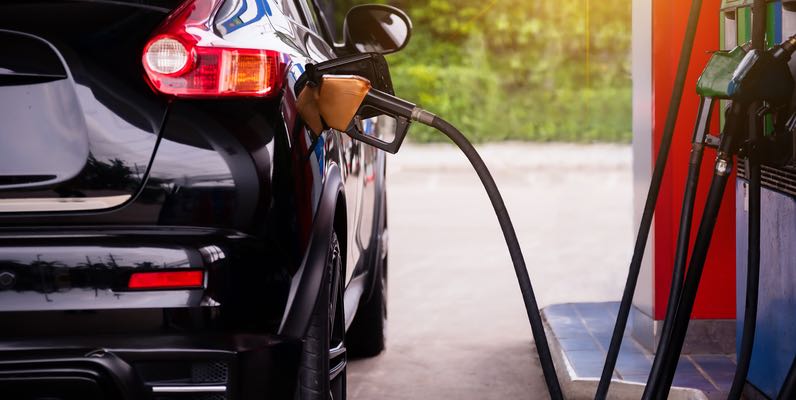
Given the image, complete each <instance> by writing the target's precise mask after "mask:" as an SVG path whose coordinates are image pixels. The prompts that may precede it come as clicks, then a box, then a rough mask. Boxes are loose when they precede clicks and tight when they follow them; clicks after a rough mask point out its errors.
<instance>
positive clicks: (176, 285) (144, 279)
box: [127, 270, 204, 290]
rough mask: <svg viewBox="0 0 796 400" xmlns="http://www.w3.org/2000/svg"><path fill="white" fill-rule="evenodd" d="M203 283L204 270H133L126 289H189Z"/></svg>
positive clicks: (200, 285)
mask: <svg viewBox="0 0 796 400" xmlns="http://www.w3.org/2000/svg"><path fill="white" fill-rule="evenodd" d="M203 285H204V271H197V270H191V271H167V272H134V273H133V274H132V275H130V281H129V282H128V284H127V288H128V289H138V290H141V289H149V290H153V289H189V288H199V287H202V286H203Z"/></svg>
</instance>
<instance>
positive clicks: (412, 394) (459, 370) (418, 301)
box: [348, 143, 634, 400]
mask: <svg viewBox="0 0 796 400" xmlns="http://www.w3.org/2000/svg"><path fill="white" fill-rule="evenodd" d="M479 151H481V153H482V156H483V157H484V159H485V161H486V163H487V165H488V166H489V167H490V169H491V170H492V173H493V174H494V176H495V179H496V181H497V183H498V186H499V187H500V188H501V191H502V193H503V196H504V199H505V202H506V205H507V207H508V209H509V212H510V213H511V215H512V218H513V222H514V225H515V228H516V230H517V235H518V237H519V239H520V242H521V243H522V246H523V252H524V254H525V258H526V261H527V264H528V267H529V270H530V275H531V279H532V281H533V283H534V289H535V290H536V293H537V297H538V300H539V303H540V305H541V306H545V305H548V304H553V303H561V302H576V301H577V302H580V301H605V300H616V299H618V298H619V297H620V296H621V290H622V286H623V284H624V280H625V277H626V274H627V265H628V261H629V259H630V255H631V251H632V241H633V235H634V232H633V229H632V208H631V206H632V181H631V173H630V160H631V154H630V147H629V146H623V145H567V144H519V143H507V144H491V145H486V146H482V147H480V148H479ZM387 165H388V167H387V168H388V196H389V198H388V207H389V226H390V232H389V234H390V253H389V254H390V255H389V332H388V335H389V336H388V344H387V347H388V348H387V350H386V351H385V352H384V353H383V354H382V355H380V356H379V357H376V358H373V359H369V360H358V361H354V362H352V363H351V364H350V366H349V378H348V393H349V398H350V399H354V400H360V399H362V400H364V399H456V400H469V399H543V398H547V395H546V392H545V388H544V380H543V378H542V373H541V368H540V367H539V363H538V359H537V358H536V355H535V352H534V349H533V347H532V346H533V344H532V340H531V335H530V328H529V326H528V322H527V320H526V318H525V311H524V309H523V306H522V299H521V297H520V292H519V289H518V287H517V283H516V280H515V277H514V272H513V269H512V266H511V261H510V259H509V256H508V253H507V251H506V245H505V242H504V240H503V237H502V235H501V233H500V228H499V226H498V224H497V220H496V218H495V216H494V213H493V212H492V209H491V205H490V203H489V200H488V198H487V196H486V194H485V192H484V190H483V188H482V187H481V185H480V183H479V181H478V178H477V177H476V175H475V173H474V172H473V171H472V169H471V168H470V167H469V164H468V163H467V160H466V159H465V158H464V156H462V155H461V154H460V153H459V152H458V150H457V149H455V148H454V147H453V146H449V145H405V146H404V148H402V149H401V151H400V153H399V154H397V155H396V156H391V157H390V158H388V164H387Z"/></svg>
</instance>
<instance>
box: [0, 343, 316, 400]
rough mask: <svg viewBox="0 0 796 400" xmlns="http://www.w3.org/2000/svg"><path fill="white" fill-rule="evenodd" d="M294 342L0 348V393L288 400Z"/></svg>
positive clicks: (292, 386)
mask: <svg viewBox="0 0 796 400" xmlns="http://www.w3.org/2000/svg"><path fill="white" fill-rule="evenodd" d="M300 349H301V345H300V342H299V341H295V340H288V339H285V338H282V337H279V336H275V335H245V334H239V335H221V334H207V335H191V336H175V335H170V336H164V335H138V336H135V335H129V336H128V335H114V336H104V337H103V336H94V337H89V336H82V337H68V338H59V339H56V340H53V339H51V338H47V339H36V340H17V341H14V340H4V341H2V342H0V393H3V397H5V396H6V395H9V394H13V395H12V396H10V397H9V398H56V399H69V400H71V399H81V400H83V399H158V400H172V399H173V400H178V399H215V400H233V399H249V398H261V399H262V398H268V399H292V398H293V394H294V392H295V383H296V381H297V375H296V374H297V370H298V360H299V355H300Z"/></svg>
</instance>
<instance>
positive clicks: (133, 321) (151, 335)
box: [0, 1, 301, 400]
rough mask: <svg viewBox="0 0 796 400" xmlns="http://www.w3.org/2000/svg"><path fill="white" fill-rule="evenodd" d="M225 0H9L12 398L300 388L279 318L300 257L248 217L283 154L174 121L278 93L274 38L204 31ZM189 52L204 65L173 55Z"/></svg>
mask: <svg viewBox="0 0 796 400" xmlns="http://www.w3.org/2000/svg"><path fill="white" fill-rule="evenodd" d="M221 3H225V2H219V1H187V2H181V1H130V2H125V1H75V2H70V1H51V2H39V1H34V2H29V1H19V2H4V3H3V4H2V5H0V105H2V106H0V120H2V121H3V123H2V125H1V126H0V138H2V145H1V146H0V393H2V395H0V397H3V398H6V397H7V398H23V399H25V398H31V399H41V398H46V399H117V398H129V399H141V398H152V399H163V400H166V399H169V400H171V399H218V400H221V399H238V398H252V397H258V398H266V397H269V396H270V397H277V398H289V397H291V396H292V395H293V393H294V385H295V382H296V376H295V374H296V369H297V364H296V363H297V360H298V354H299V352H300V349H301V347H300V342H299V341H298V340H296V339H293V338H284V337H280V336H279V335H277V334H276V331H277V328H278V325H279V322H280V318H281V316H282V313H283V310H284V306H285V301H286V297H287V291H288V287H289V284H290V275H289V267H288V265H289V263H288V262H285V261H283V260H284V259H285V257H286V256H285V255H284V254H281V252H282V251H281V250H279V247H280V246H278V245H277V244H275V243H273V242H271V241H268V240H263V238H262V235H260V233H261V232H259V231H258V228H257V227H256V226H254V225H252V224H251V223H250V220H251V219H252V217H253V216H254V215H261V213H262V211H261V210H262V209H263V208H269V207H271V208H273V206H272V205H270V204H269V202H270V201H271V200H270V199H271V198H272V197H273V196H265V195H263V194H262V193H263V192H268V191H269V190H270V188H269V186H268V179H264V178H263V174H267V173H270V174H273V172H272V171H263V168H258V166H257V165H256V164H257V162H256V161H252V160H251V157H249V156H248V155H247V154H248V151H249V148H248V147H247V146H253V147H257V146H259V144H258V143H256V141H254V139H252V140H248V141H247V140H240V138H234V139H223V140H229V141H230V142H231V143H232V144H229V145H228V146H226V148H227V149H228V150H230V149H232V150H230V151H229V154H225V155H222V154H221V153H223V152H220V151H219V150H218V147H222V146H220V145H218V144H217V143H209V142H212V140H209V139H206V138H202V137H196V138H191V139H184V138H183V139H180V138H177V137H176V136H179V134H174V132H176V131H180V132H185V131H186V130H189V129H187V128H184V127H183V125H185V124H186V122H185V121H186V120H189V119H190V115H192V114H191V113H194V112H196V110H197V109H198V110H209V111H208V112H207V113H205V114H204V116H205V117H207V118H208V120H211V121H212V120H214V118H222V117H220V116H213V115H211V114H213V113H214V112H215V113H221V112H222V111H229V110H230V109H232V108H233V107H234V111H230V112H227V113H226V115H227V116H229V115H235V113H248V115H249V117H251V115H254V114H258V113H260V112H261V111H259V110H257V109H256V107H257V105H255V104H254V103H253V102H252V101H253V99H255V98H256V99H260V98H270V99H272V98H274V97H275V96H278V92H279V90H280V86H279V83H280V82H278V77H277V75H278V74H281V73H283V72H284V71H283V70H282V69H281V68H283V67H284V65H283V64H282V63H283V61H284V58H280V57H282V56H281V55H280V54H279V53H277V52H272V51H270V50H268V49H248V50H245V51H233V50H229V49H227V50H224V49H223V48H221V47H222V46H219V45H218V43H212V44H210V43H205V42H203V40H210V41H212V40H213V38H204V37H203V36H202V35H201V32H202V29H205V30H206V31H207V32H217V28H216V27H212V26H208V21H207V20H204V21H203V20H201V18H200V17H201V16H202V15H205V16H208V15H210V14H211V13H216V12H219V11H220V10H219V7H223V5H222V4H221ZM226 3H236V4H237V5H236V7H237V9H239V8H240V6H241V4H242V3H241V2H226ZM244 3H245V2H244ZM257 3H259V4H261V5H262V4H263V2H259V1H258V2H257ZM203 7H205V8H203ZM207 7H209V8H207ZM230 7H232V6H229V5H227V8H228V9H226V10H221V11H223V12H226V13H232V12H233V11H235V7H232V8H230ZM192 18H193V19H192ZM191 24H194V25H191ZM202 24H204V25H202ZM181 34H184V35H187V36H184V37H181V36H180V35H181ZM197 37H198V39H196V38H197ZM192 38H194V39H195V40H194V39H192ZM163 39H167V40H166V41H165V42H164V41H163ZM169 40H171V41H173V40H177V41H178V42H179V43H178V44H177V45H178V46H183V48H182V49H181V50H180V49H179V48H177V50H176V53H175V48H176V47H175V43H173V42H169ZM191 40H194V41H193V42H192V41H191ZM203 45H207V46H205V47H206V48H210V47H212V49H210V50H207V51H205V50H203ZM226 45H227V47H229V48H235V44H234V43H231V42H227V43H226ZM180 51H183V52H187V53H188V54H191V56H190V57H189V58H190V60H192V61H191V62H193V63H194V64H193V65H190V66H186V65H178V66H179V67H180V68H183V70H182V71H172V70H169V69H168V68H173V66H174V65H175V63H180V62H182V63H183V64H185V63H186V60H183V59H181V58H180V54H179V52H180ZM158 52H160V53H158ZM175 54H176V55H175ZM169 57H170V58H169ZM175 57H176V58H175ZM175 60H176V61H175ZM230 65H236V66H240V67H241V68H239V69H240V71H238V70H236V71H235V72H234V73H228V70H225V68H229V67H230ZM186 71H187V72H186ZM224 71H227V72H224ZM221 97H242V98H243V100H237V101H241V102H242V103H235V104H231V103H230V101H236V100H235V99H232V100H227V99H224V100H218V99H219V98H221ZM203 98H206V99H203ZM191 101H195V102H199V104H197V105H196V106H194V105H191V103H190V102H191ZM214 101H215V102H217V104H216V103H214ZM268 101H270V103H268V104H271V105H272V108H273V109H277V107H278V104H279V103H278V101H277V100H273V101H271V100H268ZM181 102H182V103H181ZM185 102H188V103H187V104H188V105H185V104H186V103H185ZM185 110H191V111H190V112H189V111H185ZM265 113H268V112H267V111H266V112H265ZM208 115H209V116H208ZM252 118H253V117H252ZM265 119H267V118H265ZM180 121H182V122H180ZM178 124H182V125H180V128H179V129H178V127H177V125H178ZM266 124H267V125H269V126H273V125H274V123H273V121H270V120H268V121H267V122H266ZM276 125H277V126H278V125H279V124H276ZM282 126H284V122H282ZM197 129H199V128H197ZM201 129H202V130H214V129H215V133H213V134H214V135H218V136H223V135H224V134H225V133H227V132H226V131H225V130H224V128H223V125H222V124H220V127H219V128H217V129H216V128H212V127H211V128H208V127H206V126H204V127H202V128H201ZM230 129H231V130H233V131H234V130H235V129H236V128H230ZM269 129H276V128H269ZM282 129H283V128H282ZM170 132H171V133H170ZM246 134H248V135H251V137H252V138H253V137H255V136H256V133H252V132H248V131H247V133H243V135H246ZM200 136H201V135H200ZM233 136H234V135H233ZM223 140H221V141H222V142H223ZM197 142H201V144H196V143H197ZM242 142H243V143H242ZM253 142H254V144H252V143H253ZM186 143H187V144H186ZM189 145H190V146H189ZM235 146H239V148H240V151H239V152H238V153H235V151H234V150H235ZM197 149H201V150H202V151H204V152H200V151H199V150H197ZM267 150H268V149H266V151H267ZM271 150H273V145H272V147H271ZM241 153H242V154H243V156H242V158H243V160H244V161H243V162H237V161H236V162H235V163H233V162H230V160H237V159H236V158H235V154H238V155H240V154H241ZM168 154H171V157H172V158H170V159H167V157H166V155H168ZM179 156H184V157H186V158H189V159H192V160H195V162H194V163H192V164H191V165H190V168H189V166H188V165H184V164H187V163H185V162H184V163H183V164H179V165H177V164H175V161H173V160H175V159H176V160H179ZM192 157H193V158H192ZM265 158H266V159H268V157H265ZM208 160H210V161H208ZM175 165H177V166H175ZM180 166H184V170H181V169H180V168H178V167H180ZM191 168H192V169H191ZM214 168H215V169H214ZM164 171H168V172H164ZM186 171H188V172H186ZM196 171H199V172H196ZM219 171H220V172H219ZM241 176H243V177H244V178H240V177H241ZM269 178H270V175H269ZM246 185H249V186H246ZM243 192H247V193H253V195H252V196H254V197H255V198H257V196H258V195H259V200H255V201H253V202H254V203H255V204H250V205H247V204H248V203H246V202H247V201H249V200H245V199H242V197H241V193H243ZM186 194H187V195H186ZM181 196H182V197H181ZM236 196H237V197H236ZM175 202H177V205H174V203H175ZM250 202H251V201H250ZM230 204H232V205H230ZM153 210H154V211H153ZM247 220H248V221H249V223H247V222H245V221H247ZM263 260H274V262H273V263H274V264H276V265H275V266H268V267H264V266H263ZM280 260H282V261H280ZM255 261H256V262H255ZM253 316H256V318H253Z"/></svg>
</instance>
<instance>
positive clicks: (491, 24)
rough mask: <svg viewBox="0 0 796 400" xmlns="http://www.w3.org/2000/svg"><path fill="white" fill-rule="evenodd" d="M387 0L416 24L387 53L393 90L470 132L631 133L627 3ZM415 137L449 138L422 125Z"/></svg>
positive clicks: (539, 136)
mask: <svg viewBox="0 0 796 400" xmlns="http://www.w3.org/2000/svg"><path fill="white" fill-rule="evenodd" d="M344 3H348V4H344V5H338V6H337V7H338V12H339V11H342V10H341V9H347V7H348V6H350V5H353V4H354V3H358V1H357V0H346V1H345V2H344ZM389 3H391V4H393V5H395V6H397V7H399V8H401V9H403V10H405V11H406V12H407V13H408V14H409V15H410V17H411V18H412V20H413V23H414V31H413V37H412V40H411V42H410V44H409V46H408V47H407V48H406V49H404V50H403V51H402V52H400V53H398V54H395V55H391V56H388V60H389V61H390V65H391V71H392V75H393V81H394V84H395V88H396V93H397V94H398V95H399V96H401V97H403V98H406V99H409V100H411V101H413V102H416V103H418V104H419V105H421V106H423V107H424V108H426V109H428V110H430V111H432V112H435V113H437V114H439V115H440V116H443V117H445V118H446V119H447V120H449V121H451V122H452V123H454V124H456V125H457V126H458V127H460V128H461V130H462V131H463V132H465V133H466V134H467V135H468V136H469V137H471V138H472V139H473V140H475V141H484V140H503V139H516V140H536V141H580V142H583V141H611V142H616V141H620V142H626V141H629V139H630V136H631V135H630V130H631V129H630V118H631V98H630V91H631V90H630V71H629V70H630V50H629V49H630V2H629V1H627V0H605V1H595V0H568V1H560V2H553V1H527V0H488V1H475V0H411V1H409V0H398V1H392V2H389ZM587 4H588V7H587ZM587 10H588V12H587ZM410 137H411V138H412V139H413V140H418V141H432V140H442V139H441V137H440V135H439V134H436V133H434V132H432V131H431V130H430V129H422V128H421V127H419V126H414V127H413V128H412V133H411V134H410Z"/></svg>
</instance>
